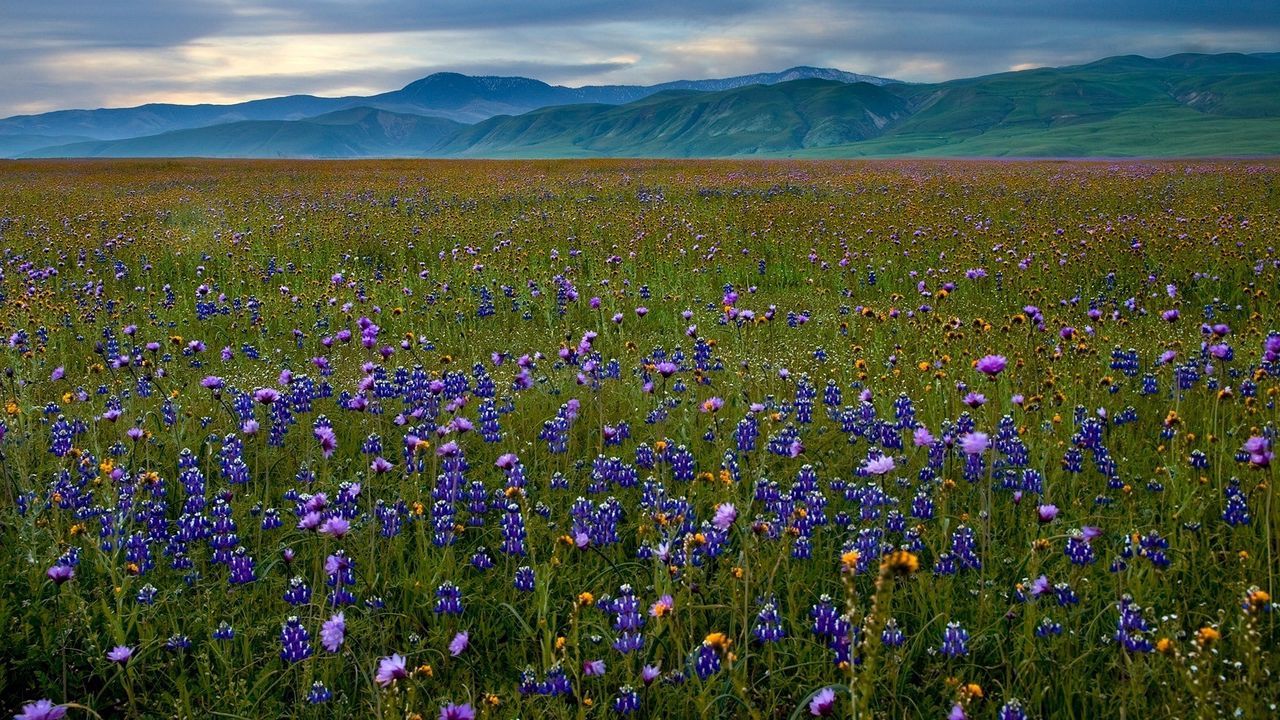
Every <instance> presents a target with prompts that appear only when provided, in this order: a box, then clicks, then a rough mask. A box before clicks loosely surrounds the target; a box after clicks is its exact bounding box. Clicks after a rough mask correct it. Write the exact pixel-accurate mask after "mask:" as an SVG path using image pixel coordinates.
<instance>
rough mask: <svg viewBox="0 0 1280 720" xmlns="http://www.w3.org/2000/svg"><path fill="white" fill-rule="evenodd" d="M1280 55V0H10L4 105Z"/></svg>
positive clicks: (5, 13)
mask: <svg viewBox="0 0 1280 720" xmlns="http://www.w3.org/2000/svg"><path fill="white" fill-rule="evenodd" d="M1278 50H1280V0H1140V1H1130V0H844V1H842V0H790V1H786V0H783V1H779V0H771V1H764V0H761V1H757V0H645V1H644V2H639V1H637V0H624V1H623V2H595V1H591V0H554V1H553V0H516V1H508V0H265V1H262V2H251V1H250V0H106V1H104V0H0V67H3V68H5V71H4V72H3V73H0V116H6V115H12V114H16V113H30V112H43V111H46V110H52V109H59V108H69V107H120V106H130V105H137V104H141V103H145V102H179V103H195V102H236V101H239V100H247V99H251V98H255V97H265V96H271V95H283V94H290V93H311V94H317V95H350V94H368V93H373V92H380V91H384V90H390V89H393V88H397V87H401V86H403V85H405V84H406V83H408V82H410V81H412V80H414V79H416V78H419V77H422V76H423V75H426V74H429V73H431V72H436V71H440V70H452V71H458V72H464V73H469V74H502V75H524V76H527V77H536V78H538V79H541V80H546V81H548V82H552V83H557V84H563V85H586V84H613V83H627V84H651V83H656V82H663V81H666V80H676V79H688V78H704V77H724V76H729V75H740V74H746V73H751V72H762V71H771V70H781V69H783V68H786V67H790V66H793V65H819V66H824V67H838V68H841V69H844V70H849V71H853V72H861V73H869V74H873V75H882V76H888V77H895V78H899V79H903V80H914V81H933V80H945V79H949V78H954V77H961V76H968V75H980V74H984V73H989V72H998V71H1003V70H1009V69H1019V68H1024V67H1036V66H1043V65H1065V64H1073V63H1080V62H1087V61H1090V60H1094V59H1097V58H1099V57H1104V56H1107V55H1118V54H1125V53H1138V54H1142V55H1148V56H1162V55H1168V54H1172V53H1176V52H1188V51H1193V52H1231V51H1238V52H1257V51H1278Z"/></svg>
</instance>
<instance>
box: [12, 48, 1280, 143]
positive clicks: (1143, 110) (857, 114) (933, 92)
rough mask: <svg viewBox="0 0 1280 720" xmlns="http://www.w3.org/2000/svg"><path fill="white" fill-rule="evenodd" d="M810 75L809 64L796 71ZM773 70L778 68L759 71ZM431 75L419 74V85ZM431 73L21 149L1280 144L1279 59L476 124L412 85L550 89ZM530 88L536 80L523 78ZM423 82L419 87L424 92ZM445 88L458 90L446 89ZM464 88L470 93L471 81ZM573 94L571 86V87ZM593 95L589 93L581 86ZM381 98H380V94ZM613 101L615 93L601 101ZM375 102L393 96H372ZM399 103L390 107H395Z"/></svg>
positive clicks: (799, 93)
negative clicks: (323, 104)
mask: <svg viewBox="0 0 1280 720" xmlns="http://www.w3.org/2000/svg"><path fill="white" fill-rule="evenodd" d="M807 70H813V69H807ZM770 79H778V78H775V77H772V76H771V77H770ZM427 80H430V82H429V83H426V81H427ZM472 80H475V79H474V78H466V77H465V76H456V77H439V76H432V77H431V78H428V79H426V80H424V81H420V82H424V83H426V85H423V86H419V87H417V88H415V87H414V86H415V85H416V83H415V84H411V85H410V86H408V87H407V88H405V89H404V90H401V91H397V93H399V94H398V95H397V97H398V98H399V102H402V103H405V104H404V105H395V106H394V107H392V108H391V109H387V108H383V109H379V106H374V107H362V108H359V109H349V110H346V111H343V112H339V113H328V114H324V115H319V116H317V117H311V118H307V119H295V120H271V121H243V122H235V123H227V124H221V125H215V126H212V127H206V128H199V129H190V130H182V131H178V132H170V133H164V134H157V135H151V136H146V137H137V138H131V139H127V140H114V141H101V142H81V143H74V144H63V145H53V146H50V147H44V148H38V149H34V150H30V151H28V152H27V153H25V154H26V155H27V156H31V157H65V156H80V155H84V156H98V157H127V156H164V155H211V156H220V157H222V156H239V157H279V156H303V157H364V156H386V155H399V156H410V157H412V156H432V157H599V156H613V157H721V156H762V157H789V156H797V157H856V156H896V155H917V156H919V155H936V156H1060V157H1082V156H1190V155H1269V154H1280V54H1274V53H1271V54H1255V55H1240V54H1226V55H1196V54H1184V55H1174V56H1170V57H1167V58H1159V59H1152V58H1144V57H1139V56H1120V57H1113V58H1106V59H1103V60H1099V61H1097V62H1093V63H1089V64H1085V65H1078V66H1072V67H1063V68H1040V69H1035V70H1025V71H1020V72H1008V73H999V74H995V75H987V76H982V77H975V78H964V79H958V80H952V81H948V82H943V83H931V84H908V83H876V84H873V83H868V82H846V81H845V80H847V78H843V77H841V78H836V79H820V78H813V77H804V78H798V79H793V80H784V81H782V82H778V83H772V84H746V85H734V86H732V87H728V88H725V89H720V90H712V91H708V90H700V89H697V88H687V89H686V88H679V87H676V88H668V89H664V90H661V91H657V92H654V93H650V94H647V95H645V96H644V97H641V98H639V99H636V100H633V101H631V102H627V103H626V104H609V103H602V102H581V103H576V104H556V105H551V106H547V107H542V108H539V109H536V110H532V111H529V112H523V113H519V114H513V115H497V116H493V117H489V118H488V119H485V120H482V121H479V122H475V123H473V124H463V123H458V122H453V121H450V120H445V119H441V118H428V117H425V116H423V115H421V114H415V113H412V112H410V111H409V110H411V109H412V108H413V107H414V103H415V102H422V100H415V98H417V97H418V96H419V95H421V96H423V97H434V98H441V97H452V98H455V101H456V104H455V105H454V106H453V107H455V109H456V108H470V109H471V110H470V112H474V113H482V111H483V112H489V111H492V110H495V109H496V108H497V105H494V104H486V103H489V102H490V101H489V100H487V99H486V98H493V97H504V98H507V99H508V100H510V101H512V102H519V103H534V102H541V101H543V99H545V97H544V96H545V95H546V93H548V92H558V91H554V90H553V91H548V90H547V88H552V86H547V85H545V84H541V83H536V81H527V82H522V83H518V85H520V87H518V88H517V87H506V86H503V87H496V86H495V87H492V88H482V90H483V91H481V90H476V89H475V88H474V87H473V86H472V83H471V82H470V81H472ZM528 83H536V84H528ZM428 86H429V87H428ZM455 86H456V87H455ZM468 88H470V89H468ZM579 90H582V89H579ZM588 95H589V94H588ZM377 97H384V96H377ZM612 97H614V98H615V99H616V97H617V96H612ZM381 102H382V105H387V104H388V103H386V102H385V97H384V101H381ZM396 107H399V108H401V109H400V110H395V108H396Z"/></svg>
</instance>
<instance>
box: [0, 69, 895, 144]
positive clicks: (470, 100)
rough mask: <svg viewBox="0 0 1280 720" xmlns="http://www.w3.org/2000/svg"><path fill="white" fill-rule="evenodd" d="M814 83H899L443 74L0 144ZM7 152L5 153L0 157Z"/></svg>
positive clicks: (29, 118) (776, 76)
mask: <svg viewBox="0 0 1280 720" xmlns="http://www.w3.org/2000/svg"><path fill="white" fill-rule="evenodd" d="M810 77H813V78H821V79H824V80H839V81H841V82H871V83H875V84H885V83H891V82H896V81H894V80H889V79H887V78H879V77H874V76H871V75H858V74H856V73H847V72H844V71H843V70H833V69H831V68H812V67H794V68H790V69H787V70H783V71H782V72H777V73H758V74H755V75H743V76H739V77H731V78H722V79H716V80H677V81H675V82H669V83H663V84H661V85H648V86H640V85H589V86H585V87H580V88H570V87H563V86H560V85H548V84H547V83H544V82H542V81H541V80H531V79H529V78H524V77H493V76H478V77H476V76H470V75H462V74H459V73H451V72H440V73H433V74H431V75H428V76H426V77H424V78H421V79H419V80H415V81H413V82H411V83H409V84H408V85H406V86H404V87H403V88H401V89H399V90H393V91H390V92H385V93H380V94H377V95H371V96H368V97H364V96H349V97H340V98H324V97H316V96H314V95H288V96H285V97H275V98H264V99H261V100H250V101H247V102H242V103H235V104H231V105H207V104H206V105H172V104H168V103H152V104H148V105H139V106H138V107H132V108H103V109H98V110H55V111H53V112H47V113H41V114H38V115H15V116H13V117H8V118H3V119H0V137H3V136H5V135H28V136H34V137H39V136H48V137H56V136H74V137H83V138H88V139H93V140H119V139H123V138H133V137H141V136H144V135H154V134H156V133H161V132H166V131H169V130H186V129H189V128H196V127H206V126H209V125H218V124H223V123H230V122H239V121H244V120H302V119H305V118H308V117H313V116H316V115H320V114H323V113H327V112H334V111H336V110H345V109H348V108H355V107H371V108H377V109H380V110H391V111H393V112H399V113H410V114H414V115H431V116H436V117H443V118H448V119H450V120H456V121H459V122H478V121H480V120H486V119H488V118H491V117H493V116H495V115H515V114H519V113H522V112H528V111H530V110H536V109H538V108H543V107H548V106H551V105H570V104H577V103H606V104H610V105H620V104H622V103H627V102H632V101H634V100H639V99H641V98H644V97H647V96H649V95H652V94H654V93H658V92H662V91H664V90H672V89H685V90H701V91H712V90H728V89H730V88H735V87H742V86H744V85H756V84H773V83H779V82H787V81H789V80H799V79H803V78H810ZM45 144H46V145H50V144H53V143H45ZM3 147H4V146H3V145H0V149H2V148H3Z"/></svg>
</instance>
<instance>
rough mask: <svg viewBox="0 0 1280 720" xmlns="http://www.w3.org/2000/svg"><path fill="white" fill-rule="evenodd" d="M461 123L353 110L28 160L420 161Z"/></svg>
mask: <svg viewBox="0 0 1280 720" xmlns="http://www.w3.org/2000/svg"><path fill="white" fill-rule="evenodd" d="M462 127H466V126H464V125H462V124H461V123H457V122H454V121H452V120H446V119H444V118H437V117H426V116H423V115H406V114H401V113H392V112H387V111H385V110H374V109H371V108H352V109H350V110H340V111H338V112H334V113H329V114H326V115H320V116H317V117H314V118H308V119H306V120H251V121H244V122H235V123H226V124H223V125H213V126H210V127H204V128H194V129H191V130H175V131H173V132H167V133H161V134H159V135H148V136H144V137H139V138H129V139H127V140H109V141H97V142H81V143H74V144H71V145H62V146H57V147H52V148H42V149H40V150H36V151H34V152H31V153H28V155H27V157H69V156H76V157H182V156H201V157H251V158H252V157H257V158H268V157H304V158H305V157H325V158H355V157H379V156H394V155H419V154H423V153H424V152H426V151H427V149H429V148H431V147H434V146H436V145H439V144H440V142H441V141H442V140H443V139H445V138H447V137H450V136H452V135H453V134H454V133H456V132H457V131H458V129H459V128H462Z"/></svg>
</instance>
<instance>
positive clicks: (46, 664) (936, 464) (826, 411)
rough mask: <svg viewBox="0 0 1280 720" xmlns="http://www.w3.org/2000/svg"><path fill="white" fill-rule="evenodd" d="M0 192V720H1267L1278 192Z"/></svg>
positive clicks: (375, 169)
mask: <svg viewBox="0 0 1280 720" xmlns="http://www.w3.org/2000/svg"><path fill="white" fill-rule="evenodd" d="M0 168H2V170H3V172H0V245H2V246H3V261H2V264H0V330H2V331H3V338H4V340H5V342H4V347H3V349H2V350H0V366H2V367H3V377H2V378H0V383H2V388H3V390H2V392H3V398H2V399H0V401H2V402H3V407H2V408H0V409H2V410H3V412H2V413H0V417H2V418H3V419H2V420H0V486H2V492H3V497H2V499H0V503H2V505H0V561H2V563H3V565H2V566H3V568H4V570H3V572H2V573H0V670H2V672H0V711H3V713H4V715H5V716H6V717H8V716H13V715H15V714H16V716H17V717H19V718H57V717H63V716H64V714H65V717H69V718H80V717H102V718H111V717H148V718H150V717H156V718H167V717H177V718H195V717H220V718H258V717H302V718H327V717H378V718H414V717H418V718H428V719H431V718H437V717H438V718H442V719H446V720H448V719H458V718H472V717H479V718H511V717H521V718H542V717H546V718H605V717H614V716H626V715H630V716H633V717H653V718H685V717H688V718H693V717H718V718H731V717H733V718H736V717H747V718H799V717H812V716H837V717H857V718H871V717H892V718H898V717H933V718H1000V719H1001V720H1012V719H1016V718H1099V717H1128V718H1156V717H1179V718H1191V717H1242V718H1263V717H1274V716H1275V715H1276V712H1277V710H1276V703H1277V698H1280V678H1277V672H1280V659H1278V658H1280V653H1277V648H1276V641H1277V639H1278V638H1280V628H1277V618H1276V613H1273V612H1272V603H1271V599H1272V597H1274V593H1275V592H1276V591H1277V588H1276V587H1275V576H1276V574H1277V572H1278V571H1280V567H1278V565H1277V563H1278V562H1280V547H1278V543H1280V520H1277V513H1278V512H1280V503H1278V502H1277V499H1276V490H1275V485H1274V482H1273V480H1274V473H1275V464H1276V463H1275V462H1273V454H1272V453H1273V450H1272V447H1273V438H1274V436H1275V434H1276V420H1277V412H1276V405H1275V400H1276V395H1277V393H1278V392H1280V333H1278V332H1277V331H1280V312H1277V301H1278V300H1280V286H1278V285H1277V283H1278V281H1280V254H1278V253H1277V252H1276V249H1275V246H1276V244H1277V242H1280V165H1276V164H1274V163H1254V164H1249V163H1243V162H1242V163H1225V162H1223V163H1220V162H1170V163H1159V164H1153V163H1138V162H1132V163H1123V164H1109V163H1047V162H1045V163H966V162H947V163H923V162H922V163H823V164H816V163H815V164H805V163H790V162H776V163H747V162H687V163H666V162H647V161H645V162H640V161H631V162H627V161H608V162H527V163H516V162H494V163H483V162H466V163H451V162H390V161H388V162H369V163H301V162H298V163H286V162H281V163H271V162H263V163H236V162H198V161H191V162H118V163H111V164H108V163H102V164H97V163H39V164H37V163H30V164H23V163H8V164H5V165H3V166H0Z"/></svg>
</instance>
